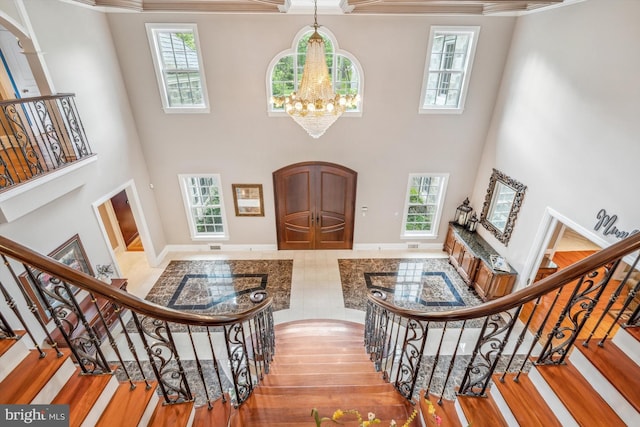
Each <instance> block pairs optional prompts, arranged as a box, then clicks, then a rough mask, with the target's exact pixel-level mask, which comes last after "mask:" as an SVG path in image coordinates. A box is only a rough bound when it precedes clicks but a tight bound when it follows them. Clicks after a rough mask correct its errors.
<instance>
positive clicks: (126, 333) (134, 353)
mask: <svg viewBox="0 0 640 427" xmlns="http://www.w3.org/2000/svg"><path fill="white" fill-rule="evenodd" d="M113 307H114V310H115V312H116V314H117V316H118V321H119V322H120V326H121V327H122V333H123V334H124V337H125V339H126V340H127V348H128V349H129V352H130V353H131V355H132V356H133V359H134V360H135V362H136V365H137V367H138V370H139V371H140V375H141V376H142V378H143V380H144V384H145V389H146V390H149V389H150V388H151V384H150V383H149V379H148V378H147V375H146V374H145V373H144V369H143V368H142V363H141V362H140V357H139V356H138V352H137V350H136V346H135V345H134V344H133V340H132V339H131V335H130V334H129V331H128V330H127V325H126V323H125V322H124V319H123V318H122V308H121V307H120V306H119V305H117V304H113ZM132 315H135V313H133V312H132ZM134 323H135V322H134ZM136 326H137V325H136ZM121 363H122V367H123V369H125V368H124V366H125V365H124V362H121ZM125 372H126V371H125ZM127 375H128V374H127ZM129 388H130V389H131V390H133V389H135V388H136V384H135V383H134V382H133V380H132V379H131V377H129Z"/></svg>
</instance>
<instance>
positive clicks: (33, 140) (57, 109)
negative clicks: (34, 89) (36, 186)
mask: <svg viewBox="0 0 640 427" xmlns="http://www.w3.org/2000/svg"><path fill="white" fill-rule="evenodd" d="M91 155H93V153H92V151H91V146H90V145H89V141H88V140H87V136H86V134H85V131H84V128H83V126H82V121H81V120H80V115H79V113H78V109H77V107H76V104H75V95H73V94H59V95H51V96H40V97H35V98H22V99H15V100H8V101H0V191H1V190H4V189H8V188H11V187H13V186H15V185H18V184H21V183H24V182H26V181H29V180H31V179H33V178H36V177H38V176H41V175H43V174H46V173H48V172H51V171H54V170H57V169H60V168H62V167H64V166H66V165H69V164H71V163H73V162H76V161H78V160H81V159H84V158H86V157H89V156H91Z"/></svg>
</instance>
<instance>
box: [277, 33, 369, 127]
mask: <svg viewBox="0 0 640 427" xmlns="http://www.w3.org/2000/svg"><path fill="white" fill-rule="evenodd" d="M318 33H320V35H321V36H322V39H323V40H324V45H325V56H326V59H327V67H328V68H329V76H330V77H331V81H332V83H333V90H334V91H335V92H336V93H340V94H348V93H351V94H356V93H357V94H359V95H360V102H359V103H358V104H357V105H356V106H355V107H352V108H351V109H349V110H347V111H346V112H345V115H361V114H362V98H363V94H362V90H363V72H362V67H361V66H360V63H359V62H358V60H357V59H356V58H355V57H354V56H353V55H351V54H350V53H349V52H345V51H343V50H340V49H339V48H338V43H337V41H336V39H335V37H334V35H333V34H331V32H330V31H329V30H327V29H326V28H319V29H318ZM311 34H313V28H312V27H306V28H304V29H303V30H301V31H300V32H299V33H298V34H297V35H296V37H295V38H294V40H293V43H292V47H291V49H287V50H285V51H283V52H280V53H279V54H278V55H276V56H275V57H274V58H273V60H272V61H271V63H270V64H269V68H268V69H267V105H268V107H267V108H268V112H269V113H270V114H271V113H274V115H279V114H278V113H284V107H283V106H280V107H276V106H275V105H274V104H273V102H272V97H273V96H283V95H289V94H291V93H292V92H295V91H297V90H298V84H300V80H301V78H302V70H303V68H304V62H305V59H306V52H307V42H308V40H309V37H311Z"/></svg>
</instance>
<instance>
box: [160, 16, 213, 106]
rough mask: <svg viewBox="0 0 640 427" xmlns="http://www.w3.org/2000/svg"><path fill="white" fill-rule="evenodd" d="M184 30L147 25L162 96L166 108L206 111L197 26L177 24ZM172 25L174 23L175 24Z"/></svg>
mask: <svg viewBox="0 0 640 427" xmlns="http://www.w3.org/2000/svg"><path fill="white" fill-rule="evenodd" d="M175 25H176V27H178V28H180V27H186V28H184V29H165V28H166V27H167V26H166V25H163V24H147V28H148V31H149V36H150V40H151V37H153V39H154V40H155V42H154V43H152V48H153V49H154V50H155V52H154V53H155V55H154V64H155V65H156V67H157V72H158V76H159V78H160V77H161V80H162V81H161V84H162V85H163V86H164V87H161V96H162V100H163V104H164V107H165V108H180V107H189V108H192V107H202V108H206V94H205V92H204V82H203V77H202V74H201V69H200V66H201V64H200V62H201V61H200V58H199V56H198V48H197V39H196V31H195V26H194V25H191V24H175ZM172 26H173V24H172Z"/></svg>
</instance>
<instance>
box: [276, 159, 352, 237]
mask: <svg viewBox="0 0 640 427" xmlns="http://www.w3.org/2000/svg"><path fill="white" fill-rule="evenodd" d="M357 176H358V174H357V173H356V172H355V171H353V170H351V169H348V168H345V167H344V166H340V165H335V164H332V163H324V162H305V163H296V164H294V165H290V166H287V167H284V168H282V169H279V170H277V171H275V172H274V173H273V188H274V193H275V205H276V206H275V207H276V228H277V232H278V249H351V248H352V246H353V220H354V211H355V198H356V180H357Z"/></svg>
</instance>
